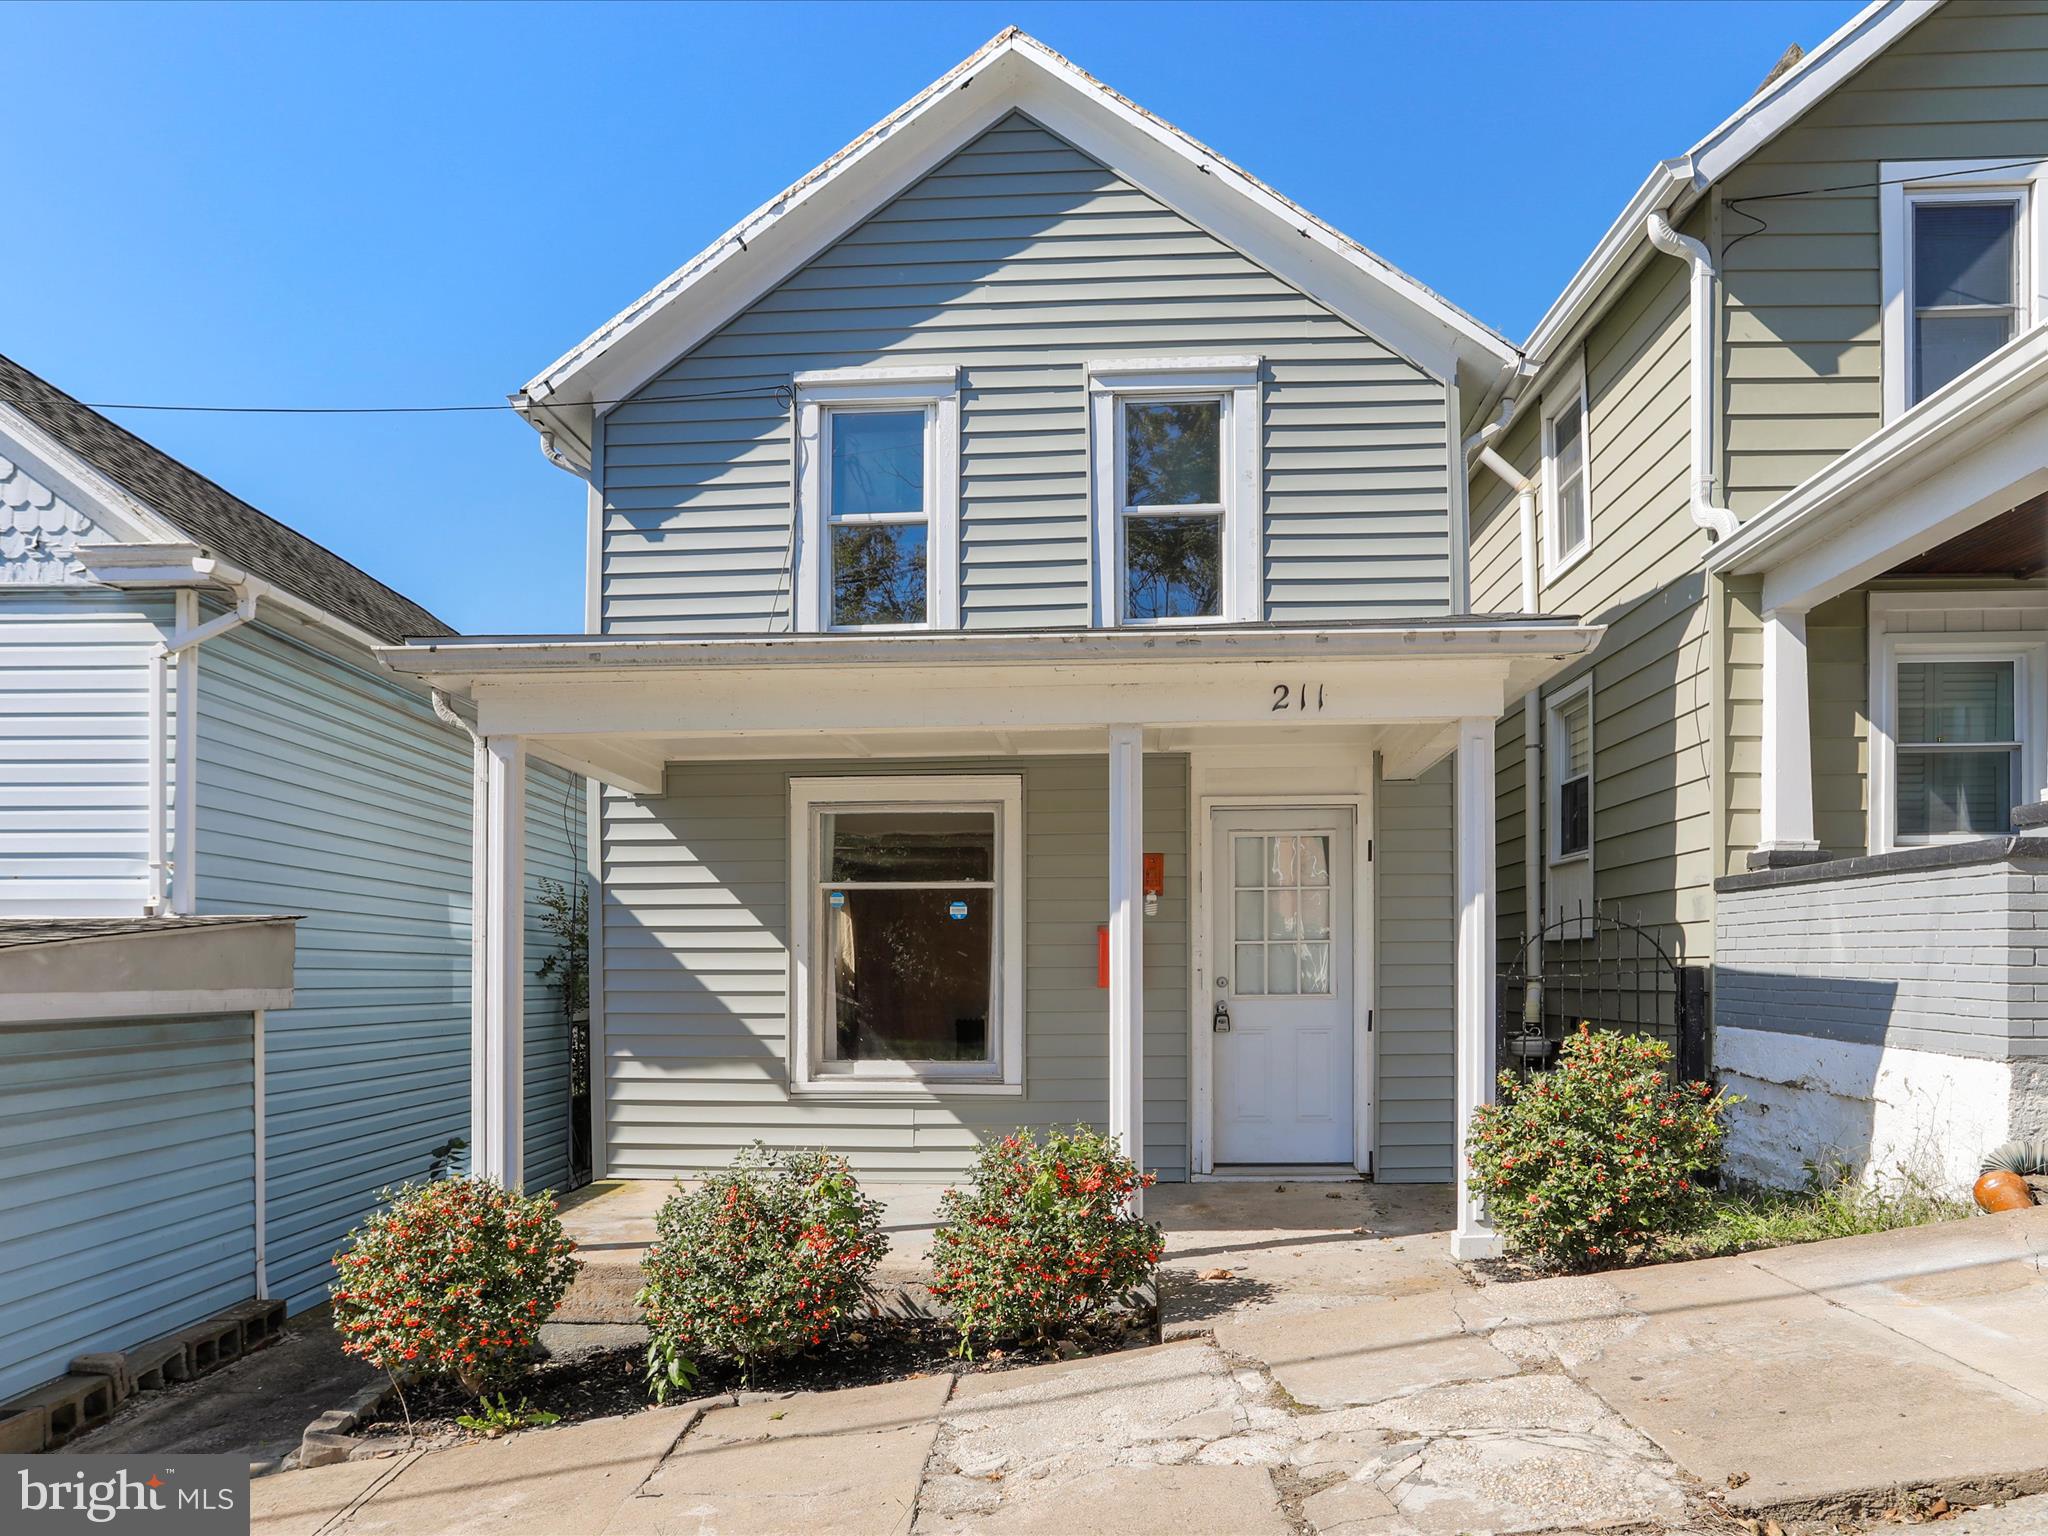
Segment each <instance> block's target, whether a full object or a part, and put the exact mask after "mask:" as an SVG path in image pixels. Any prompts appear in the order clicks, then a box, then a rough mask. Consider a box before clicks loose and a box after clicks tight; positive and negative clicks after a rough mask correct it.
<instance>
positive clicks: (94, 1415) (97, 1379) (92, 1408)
mask: <svg viewBox="0 0 2048 1536" xmlns="http://www.w3.org/2000/svg"><path fill="white" fill-rule="evenodd" d="M38 1409H40V1410H41V1411H42V1412H43V1413H44V1415H45V1416H46V1423H47V1425H48V1431H47V1434H46V1437H45V1442H44V1443H45V1448H46V1449H49V1450H55V1449H56V1448H57V1447H58V1446H60V1445H62V1444H64V1443H65V1442H66V1441H67V1440H74V1439H76V1438H77V1437H78V1436H80V1435H82V1434H84V1433H85V1432H86V1431H87V1430H88V1429H97V1428H98V1427H99V1426H100V1425H102V1424H104V1423H106V1422H107V1420H109V1419H111V1418H112V1417H113V1416H114V1388H113V1384H112V1383H111V1382H109V1381H108V1380H107V1378H106V1377H104V1376H60V1377H58V1378H57V1379H56V1380H55V1381H46V1382H44V1383H43V1384H42V1385H41V1386H40V1387H35V1388H32V1389H31V1390H29V1391H27V1392H24V1393H22V1394H21V1395H20V1396H19V1397H13V1398H9V1399H8V1400H7V1401H6V1402H4V1403H0V1414H16V1413H22V1412H29V1413H34V1412H36V1411H37V1410H38Z"/></svg>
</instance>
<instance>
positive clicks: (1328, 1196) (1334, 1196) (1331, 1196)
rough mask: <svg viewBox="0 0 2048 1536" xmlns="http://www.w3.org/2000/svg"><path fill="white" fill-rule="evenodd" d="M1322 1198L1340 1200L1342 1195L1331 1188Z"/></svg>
mask: <svg viewBox="0 0 2048 1536" xmlns="http://www.w3.org/2000/svg"><path fill="white" fill-rule="evenodd" d="M1323 1198H1324V1199H1325V1200H1342V1199H1343V1198H1344V1197H1343V1195H1341V1194H1339V1193H1338V1192H1337V1191H1336V1190H1334V1189H1333V1190H1331V1191H1330V1192H1329V1193H1328V1194H1326V1195H1324V1196H1323Z"/></svg>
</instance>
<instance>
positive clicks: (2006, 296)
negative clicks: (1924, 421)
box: [1880, 161, 2044, 417]
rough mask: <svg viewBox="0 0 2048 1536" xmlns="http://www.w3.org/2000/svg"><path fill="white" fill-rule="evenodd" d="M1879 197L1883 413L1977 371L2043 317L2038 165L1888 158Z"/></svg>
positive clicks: (1892, 412)
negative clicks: (2038, 266) (2038, 271)
mask: <svg viewBox="0 0 2048 1536" xmlns="http://www.w3.org/2000/svg"><path fill="white" fill-rule="evenodd" d="M1881 169H1882V179H1883V182H1884V186H1883V188H1882V192H1881V199H1880V223H1881V225H1882V230H1881V241H1882V250H1883V256H1882V265H1883V274H1882V275H1883V286H1884V396H1885V414H1886V416H1887V417H1891V416H1896V415H1898V414H1899V413H1900V412H1901V411H1903V410H1906V409H1909V408H1910V407H1912V406H1914V405H1917V404H1918V403H1919V402H1920V401H1922V400H1924V399H1926V398H1927V397H1928V396H1929V395H1931V394H1933V393H1934V392H1935V391H1936V390H1938V389H1940V388H1941V387H1942V386H1943V385H1945V384H1948V383H1950V382H1952V381H1953V380H1955V379H1957V378H1959V377H1961V376H1962V375H1963V374H1965V373H1967V372H1969V370H1970V369H1972V368H1974V367H1975V366H1976V365H1977V364H1978V363H1981V362H1983V361H1984V359H1985V358H1987V357H1989V356H1990V355H1991V354H1992V353H1994V352H1996V351H1997V350H1998V349H1999V348H2000V347H2003V346H2004V345H2005V344H2006V343H2007V342H2009V341H2011V340H2012V339H2013V338H2014V337H2015V336H2017V335H2019V334H2020V332H2022V331H2024V330H2025V329H2026V328H2027V327H2028V326H2030V325H2032V324H2033V323H2034V321H2035V320H2036V319H2037V318H2039V300H2038V299H2037V297H2036V295H2037V292H2038V288H2039V283H2038V281H2037V279H2036V277H2035V264H2036V260H2037V255H2038V252H2037V247H2038V245H2039V238H2038V236H2039V233H2040V225H2041V222H2042V219H2043V217H2044V213H2043V210H2042V208H2041V207H2040V206H2039V199H2038V197H2037V195H2036V189H2035V186H2034V181H2035V175H2036V171H2037V170H2038V169H2039V168H2038V167H2034V166H2029V165H2015V164H2013V163H2011V162H2004V161H2001V162H1981V161H1980V162H1973V161H1943V162H1933V161H1920V162H1888V163H1886V164H1885V165H1884V166H1883V167H1882V168H1881Z"/></svg>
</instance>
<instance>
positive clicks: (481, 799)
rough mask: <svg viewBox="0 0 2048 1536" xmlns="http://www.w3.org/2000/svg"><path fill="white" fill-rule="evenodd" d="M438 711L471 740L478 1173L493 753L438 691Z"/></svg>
mask: <svg viewBox="0 0 2048 1536" xmlns="http://www.w3.org/2000/svg"><path fill="white" fill-rule="evenodd" d="M433 703H434V713H435V714H436V715H438V716H439V717H440V718H441V720H442V721H444V722H445V723H446V724H448V725H451V726H453V727H455V729H457V730H458V731H460V732H462V734H463V735H465V736H467V737H468V738H469V748H470V758H469V765H470V766H469V773H470V780H469V805H470V842H469V997H470V1004H469V1166H470V1171H471V1172H475V1171H476V1170H477V1168H478V1166H479V1164H478V1159H479V1158H480V1157H481V1156H482V1154H483V1149H484V1131H485V1128H486V1127H487V1126H488V1125H489V1124H490V1121H491V1093H490V1074H489V1072H488V1071H487V1070H486V1067H487V1065H488V1063H489V1061H490V1058H491V1039H490V1033H489V1031H488V1030H487V1029H486V1028H485V1027H484V1010H483V1009H482V1008H480V1007H479V1006H478V999H480V998H482V997H483V995H484V992H485V990H486V989H487V988H488V987H489V985H490V980H489V978H490V957H489V948H488V946H487V945H486V943H485V939H486V938H487V937H488V935H489V931H490V916H489V913H490V903H489V902H488V901H486V900H485V899H484V897H485V893H486V892H487V891H488V890H489V888H490V878H491V875H490V862H489V859H488V857H487V855H486V852H485V848H486V841H487V832H488V828H489V825H490V817H489V810H488V807H489V802H490V787H491V780H490V754H489V752H488V750H487V749H486V747H485V745H484V739H483V737H482V736H480V735H478V734H477V729H476V727H475V726H473V725H471V724H470V723H469V722H468V721H467V720H465V719H463V718H462V716H461V715H460V714H458V713H457V712H456V709H455V706H454V705H453V704H452V703H450V702H449V700H448V695H447V694H445V693H443V692H442V691H441V690H440V689H439V688H436V689H434V690H433Z"/></svg>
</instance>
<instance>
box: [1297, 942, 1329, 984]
mask: <svg viewBox="0 0 2048 1536" xmlns="http://www.w3.org/2000/svg"><path fill="white" fill-rule="evenodd" d="M1301 990H1302V991H1303V992H1322V993H1327V992H1328V991H1329V990H1330V946H1329V945H1327V944H1304V945H1302V946H1301Z"/></svg>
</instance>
